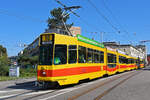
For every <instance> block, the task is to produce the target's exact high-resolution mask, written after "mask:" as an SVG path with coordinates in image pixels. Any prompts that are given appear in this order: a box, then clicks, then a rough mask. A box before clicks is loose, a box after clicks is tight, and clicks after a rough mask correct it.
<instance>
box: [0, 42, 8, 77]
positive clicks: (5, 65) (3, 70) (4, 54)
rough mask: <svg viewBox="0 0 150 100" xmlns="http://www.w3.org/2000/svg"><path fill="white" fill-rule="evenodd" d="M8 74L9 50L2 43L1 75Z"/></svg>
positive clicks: (0, 53)
mask: <svg viewBox="0 0 150 100" xmlns="http://www.w3.org/2000/svg"><path fill="white" fill-rule="evenodd" d="M6 75H8V58H7V50H6V48H4V47H3V46H2V45H0V76H6Z"/></svg>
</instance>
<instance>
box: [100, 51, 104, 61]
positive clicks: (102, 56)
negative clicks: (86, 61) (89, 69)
mask: <svg viewBox="0 0 150 100" xmlns="http://www.w3.org/2000/svg"><path fill="white" fill-rule="evenodd" d="M100 63H104V52H102V51H100Z"/></svg>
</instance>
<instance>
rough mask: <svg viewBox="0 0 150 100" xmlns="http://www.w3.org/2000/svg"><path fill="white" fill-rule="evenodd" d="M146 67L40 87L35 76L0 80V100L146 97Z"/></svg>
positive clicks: (149, 85) (149, 88) (149, 95)
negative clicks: (56, 85) (55, 85)
mask: <svg viewBox="0 0 150 100" xmlns="http://www.w3.org/2000/svg"><path fill="white" fill-rule="evenodd" d="M149 77H150V67H147V68H144V69H140V70H134V71H128V72H124V73H121V74H117V75H113V76H109V77H105V78H100V79H96V80H92V81H89V82H84V83H82V84H77V85H70V86H65V87H61V88H56V89H47V90H43V89H40V88H38V87H36V86H35V85H34V83H35V79H28V80H24V81H22V80H19V81H17V82H16V81H6V82H0V100H150V78H149Z"/></svg>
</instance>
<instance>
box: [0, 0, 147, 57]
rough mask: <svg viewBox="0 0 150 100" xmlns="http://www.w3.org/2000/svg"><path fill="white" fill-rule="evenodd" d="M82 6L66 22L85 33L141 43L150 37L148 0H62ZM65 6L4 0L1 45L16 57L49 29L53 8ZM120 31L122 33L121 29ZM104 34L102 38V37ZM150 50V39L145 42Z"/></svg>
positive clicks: (49, 0)
mask: <svg viewBox="0 0 150 100" xmlns="http://www.w3.org/2000/svg"><path fill="white" fill-rule="evenodd" d="M60 1H61V2H62V3H63V4H65V5H66V6H81V8H80V9H78V10H76V11H75V12H76V13H77V14H78V15H79V16H80V17H77V16H75V15H73V14H70V19H69V20H68V22H67V23H72V22H73V23H74V26H79V27H81V30H82V33H81V34H82V35H83V36H86V37H88V38H94V39H95V40H97V41H101V39H102V40H103V42H109V41H116V42H117V43H120V44H132V45H138V44H139V41H141V40H150V34H149V33H150V13H149V11H150V6H149V4H150V1H149V0H60ZM57 7H62V6H61V5H59V4H58V3H57V2H56V1H55V0H1V1H0V44H1V45H3V46H4V47H6V48H7V52H8V56H16V55H17V54H18V53H19V52H20V51H21V50H22V49H24V47H23V46H21V45H22V44H27V45H28V44H30V43H31V42H32V41H33V40H34V39H36V38H37V37H38V36H39V35H40V34H41V33H43V32H44V30H45V29H46V28H47V22H46V21H47V19H48V17H51V16H50V11H51V10H52V9H54V8H57ZM118 31H120V32H118ZM101 33H103V38H101V35H100V34H101ZM145 44H146V46H147V51H148V53H150V42H149V43H148V42H147V43H145Z"/></svg>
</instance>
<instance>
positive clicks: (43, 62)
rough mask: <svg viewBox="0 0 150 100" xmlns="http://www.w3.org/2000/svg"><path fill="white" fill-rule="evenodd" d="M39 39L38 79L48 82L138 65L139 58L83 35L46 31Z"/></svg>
mask: <svg viewBox="0 0 150 100" xmlns="http://www.w3.org/2000/svg"><path fill="white" fill-rule="evenodd" d="M39 41H40V42H39V47H40V48H39V65H38V68H37V80H38V82H42V83H44V85H46V86H49V85H52V84H53V83H54V84H56V83H57V84H58V85H68V84H75V83H78V82H79V81H81V80H86V79H88V80H91V79H94V78H98V77H102V76H104V75H112V74H115V73H117V72H124V71H126V70H131V69H135V68H136V63H135V59H136V58H133V57H129V56H127V55H125V54H121V53H119V52H117V51H113V50H109V49H107V48H105V47H104V45H103V44H101V43H99V42H97V41H95V40H91V39H88V38H86V37H83V36H81V35H77V36H76V37H71V36H67V35H61V34H56V33H43V34H41V35H40V39H39Z"/></svg>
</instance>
